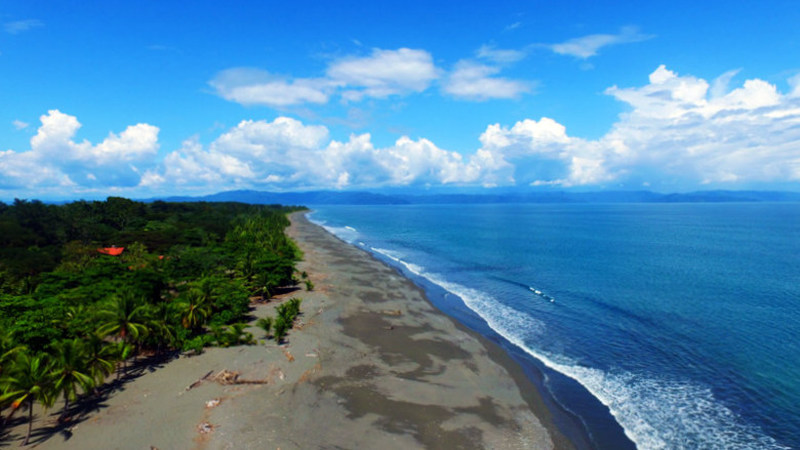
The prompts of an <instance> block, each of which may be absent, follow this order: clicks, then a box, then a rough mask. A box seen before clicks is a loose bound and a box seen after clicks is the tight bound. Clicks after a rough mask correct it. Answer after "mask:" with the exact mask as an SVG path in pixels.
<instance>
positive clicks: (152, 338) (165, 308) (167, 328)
mask: <svg viewBox="0 0 800 450" xmlns="http://www.w3.org/2000/svg"><path fill="white" fill-rule="evenodd" d="M175 319H176V313H175V309H174V306H173V304H171V303H167V302H161V303H158V304H156V305H153V306H151V307H150V308H149V310H148V321H147V327H148V328H149V329H150V335H149V338H148V345H151V346H153V347H155V348H156V351H157V352H158V353H159V354H160V353H161V351H162V349H163V347H165V346H166V347H168V348H169V347H173V346H174V345H175V343H176V341H177V340H178V337H177V336H176V335H175V331H174V329H173V327H172V323H174V320H175Z"/></svg>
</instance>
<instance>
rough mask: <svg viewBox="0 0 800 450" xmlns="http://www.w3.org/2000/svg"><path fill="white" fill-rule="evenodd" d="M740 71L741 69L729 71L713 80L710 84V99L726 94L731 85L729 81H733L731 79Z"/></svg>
mask: <svg viewBox="0 0 800 450" xmlns="http://www.w3.org/2000/svg"><path fill="white" fill-rule="evenodd" d="M740 71H741V69H734V70H729V71H727V72H725V73H723V74H722V75H720V76H718V77H717V78H715V79H714V82H713V83H711V91H710V93H711V97H713V98H717V97H722V96H723V95H725V94H727V93H728V85H729V84H730V83H731V80H733V77H735V76H736V75H738V74H739V72H740Z"/></svg>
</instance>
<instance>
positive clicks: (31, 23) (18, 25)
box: [3, 19, 44, 34]
mask: <svg viewBox="0 0 800 450" xmlns="http://www.w3.org/2000/svg"><path fill="white" fill-rule="evenodd" d="M41 26H44V24H43V23H42V22H41V21H40V20H36V19H27V20H17V21H14V22H6V23H4V24H3V29H4V30H5V31H6V33H9V34H19V33H22V32H25V31H28V30H30V29H32V28H37V27H41Z"/></svg>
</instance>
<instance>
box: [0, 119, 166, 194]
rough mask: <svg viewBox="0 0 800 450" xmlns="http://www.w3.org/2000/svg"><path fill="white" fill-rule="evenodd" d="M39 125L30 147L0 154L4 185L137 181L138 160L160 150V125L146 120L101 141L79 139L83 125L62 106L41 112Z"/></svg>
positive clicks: (149, 159)
mask: <svg viewBox="0 0 800 450" xmlns="http://www.w3.org/2000/svg"><path fill="white" fill-rule="evenodd" d="M40 120H41V123H42V124H41V126H40V127H39V128H38V130H37V133H36V135H34V136H33V137H32V138H31V141H30V144H31V148H30V150H28V151H22V152H15V151H13V150H8V151H5V152H2V153H1V154H0V161H1V162H2V163H0V175H2V178H3V179H4V183H3V184H4V189H11V188H41V187H48V186H50V187H52V186H71V187H81V186H83V187H92V186H133V185H136V184H138V183H139V179H140V175H139V168H138V167H137V165H148V164H151V163H152V158H154V157H155V155H156V152H157V150H158V132H159V130H158V128H157V127H154V126H152V125H148V124H137V125H132V126H129V127H127V128H126V129H125V130H124V131H123V132H122V133H120V134H119V135H117V134H115V133H109V135H108V137H107V138H106V139H104V140H103V141H102V142H100V143H98V144H96V145H93V144H92V143H90V142H89V141H86V140H84V141H82V142H76V141H75V140H74V137H75V134H76V133H77V131H78V129H80V127H81V124H80V122H78V119H77V118H76V117H75V116H70V115H68V114H64V113H62V112H60V111H58V110H51V111H48V113H47V114H45V115H42V116H41V118H40Z"/></svg>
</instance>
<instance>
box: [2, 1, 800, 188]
mask: <svg viewBox="0 0 800 450" xmlns="http://www.w3.org/2000/svg"><path fill="white" fill-rule="evenodd" d="M798 23H800V8H797V5H796V2H791V1H770V2H763V3H761V4H758V5H756V4H753V3H752V2H735V1H727V2H702V4H698V3H695V2H680V1H671V2H555V1H530V2H519V1H516V2H504V1H494V2H480V3H469V2H464V1H459V2H430V1H426V2H408V1H404V2H373V3H366V2H280V3H279V2H230V4H227V3H221V2H196V1H193V2H138V3H130V2H124V3H123V2H114V1H106V2H44V1H35V0H34V1H31V0H25V1H9V0H6V1H4V2H3V3H2V4H0V74H1V75H0V104H1V105H2V107H0V199H6V200H8V199H12V198H14V197H22V198H31V197H36V198H81V197H83V198H96V197H99V198H103V197H105V196H107V195H126V196H132V197H144V196H151V195H171V194H203V193H212V192H217V191H221V190H227V189H240V188H248V189H263V190H299V189H320V188H321V189H378V188H384V187H413V188H429V187H436V188H438V187H445V188H453V189H458V188H460V187H484V188H486V189H492V188H495V187H516V188H524V189H582V190H604V189H615V190H616V189H651V190H656V191H663V192H671V191H688V190H697V189H789V190H800V76H799V75H798V74H800V58H799V57H798V55H800V31H798V30H800V27H798V26H797V24H798Z"/></svg>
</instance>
